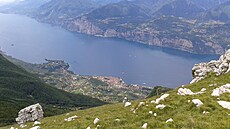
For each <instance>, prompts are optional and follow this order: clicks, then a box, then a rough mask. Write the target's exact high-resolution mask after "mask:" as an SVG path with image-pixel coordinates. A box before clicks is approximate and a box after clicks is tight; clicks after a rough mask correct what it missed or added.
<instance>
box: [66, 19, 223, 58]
mask: <svg viewBox="0 0 230 129" xmlns="http://www.w3.org/2000/svg"><path fill="white" fill-rule="evenodd" d="M63 23H64V22H63ZM145 24H146V23H140V25H139V26H137V27H132V25H131V26H129V27H124V26H122V25H118V26H115V25H114V24H111V25H110V24H109V23H106V22H103V20H96V19H92V18H91V19H90V18H89V17H87V16H80V17H78V18H75V19H71V20H67V21H65V23H64V24H63V25H62V27H64V28H66V29H67V30H70V31H73V32H79V33H83V34H88V35H94V36H99V37H114V38H121V39H126V40H128V41H134V42H138V43H141V44H146V45H151V46H152V45H154V46H160V47H168V48H174V49H178V50H182V51H187V52H190V53H199V54H222V53H223V52H224V48H223V46H221V45H220V44H218V43H216V42H213V41H204V40H201V39H199V37H196V38H197V39H198V40H199V41H195V40H196V38H192V37H190V36H180V34H181V33H187V32H181V33H178V34H175V35H178V36H170V34H171V33H173V32H171V33H169V34H166V32H167V30H155V29H156V28H154V27H145ZM147 24H148V23H147ZM178 24H179V23H178ZM160 33H162V34H160ZM185 35H186V34H185ZM198 42H199V43H198ZM201 46H202V47H201ZM197 47H198V48H197Z"/></svg>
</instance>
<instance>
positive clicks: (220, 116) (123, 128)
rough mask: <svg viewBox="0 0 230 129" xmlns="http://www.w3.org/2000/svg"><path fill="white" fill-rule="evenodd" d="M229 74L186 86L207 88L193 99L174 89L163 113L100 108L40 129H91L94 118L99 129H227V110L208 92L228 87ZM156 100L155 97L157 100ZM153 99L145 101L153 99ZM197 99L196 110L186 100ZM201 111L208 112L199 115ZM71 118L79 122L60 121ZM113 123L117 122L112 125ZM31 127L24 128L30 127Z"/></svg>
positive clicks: (54, 120)
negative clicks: (198, 105) (222, 86)
mask: <svg viewBox="0 0 230 129" xmlns="http://www.w3.org/2000/svg"><path fill="white" fill-rule="evenodd" d="M229 78H230V73H229V74H226V75H222V76H219V77H215V76H210V77H209V78H207V79H205V80H203V81H200V82H199V83H196V84H192V85H187V86H185V87H186V88H190V89H191V90H192V91H193V92H197V91H200V90H201V88H207V91H206V92H205V93H204V94H201V95H194V96H179V95H177V89H176V90H173V91H169V92H168V93H169V94H170V96H169V97H168V98H166V100H165V101H162V102H161V103H162V104H165V105H167V107H166V108H164V109H163V110H159V109H156V108H155V106H156V105H155V104H150V103H149V104H148V105H149V106H142V107H141V108H139V109H138V110H137V112H136V114H134V113H132V112H131V111H130V109H131V108H132V107H126V108H125V107H124V106H123V104H111V105H105V106H101V107H96V108H91V109H87V110H82V111H76V112H71V113H70V114H69V115H66V114H64V115H59V116H54V117H47V118H44V119H43V120H41V122H42V125H41V128H42V129H51V128H54V129H59V128H63V129H64V128H65V129H76V128H77V129H85V128H86V127H88V126H91V128H93V127H95V126H94V125H93V120H94V119H95V118H96V117H98V118H99V119H100V120H101V122H100V125H101V127H100V128H99V129H118V128H119V129H137V128H140V127H141V126H142V125H143V123H145V122H147V123H148V128H150V129H153V128H161V129H162V128H164V129H167V128H180V129H189V128H191V129H192V128H194V129H204V128H205V129H227V128H230V124H229V123H230V116H229V115H228V114H230V110H227V109H224V108H222V107H221V106H219V105H218V103H217V97H212V96H211V90H213V89H215V88H216V87H219V86H221V85H223V84H226V83H230V79H229ZM210 84H217V86H212V87H210V86H209V85H210ZM158 97H159V96H158ZM156 98H157V97H153V98H150V99H147V100H143V101H147V102H150V101H151V100H154V99H156ZM196 98H197V99H200V100H201V101H202V102H203V103H204V105H203V106H201V107H200V108H197V107H196V106H195V105H194V104H193V103H191V102H190V103H189V102H188V100H192V99H196ZM219 98H220V100H225V101H230V98H229V94H223V95H221V96H220V97H219ZM138 103H139V101H135V102H132V105H133V106H137V105H138ZM149 111H153V112H156V113H157V117H154V116H153V115H150V114H149V113H148V112H149ZM203 111H208V112H210V113H209V114H203V113H202V112H203ZM72 115H77V116H79V117H80V118H79V119H77V120H74V121H71V122H65V121H64V118H68V117H70V116H72ZM169 118H173V120H174V122H172V123H166V122H165V121H166V120H167V119H169ZM115 119H120V120H121V121H120V122H116V121H115ZM31 124H32V123H30V124H28V125H29V127H31Z"/></svg>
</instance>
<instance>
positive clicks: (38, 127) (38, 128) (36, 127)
mask: <svg viewBox="0 0 230 129" xmlns="http://www.w3.org/2000/svg"><path fill="white" fill-rule="evenodd" d="M30 129H40V126H34V127H32V128H30Z"/></svg>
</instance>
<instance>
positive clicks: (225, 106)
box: [217, 101, 230, 110]
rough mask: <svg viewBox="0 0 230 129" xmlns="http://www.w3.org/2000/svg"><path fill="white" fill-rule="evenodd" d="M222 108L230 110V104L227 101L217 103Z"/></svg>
mask: <svg viewBox="0 0 230 129" xmlns="http://www.w3.org/2000/svg"><path fill="white" fill-rule="evenodd" d="M217 102H218V104H219V105H220V106H222V107H223V108H226V109H229V110H230V102H227V101H217Z"/></svg>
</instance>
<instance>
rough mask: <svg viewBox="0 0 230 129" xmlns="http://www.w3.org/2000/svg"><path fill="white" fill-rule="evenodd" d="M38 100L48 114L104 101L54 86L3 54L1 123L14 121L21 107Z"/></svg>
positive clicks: (0, 61)
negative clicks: (15, 63) (10, 60)
mask: <svg viewBox="0 0 230 129" xmlns="http://www.w3.org/2000/svg"><path fill="white" fill-rule="evenodd" d="M38 102H39V103H41V104H42V106H43V107H44V110H45V116H50V115H56V114H60V113H64V112H66V111H70V109H75V108H76V107H83V108H86V107H93V106H99V105H102V104H104V102H102V101H99V100H98V99H92V98H91V97H87V96H83V95H74V94H70V93H67V92H64V91H62V90H58V89H56V88H52V87H50V86H49V85H47V84H45V83H43V82H41V81H40V80H39V79H37V78H36V77H34V76H33V75H32V74H30V73H28V72H26V71H25V70H23V69H21V68H19V67H17V66H16V65H14V64H12V63H10V62H9V61H8V60H6V59H5V58H4V57H2V55H0V126H3V125H6V124H10V123H12V122H14V121H15V118H16V116H17V112H18V111H19V110H20V109H22V108H24V107H26V106H28V105H31V104H35V103H38Z"/></svg>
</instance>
